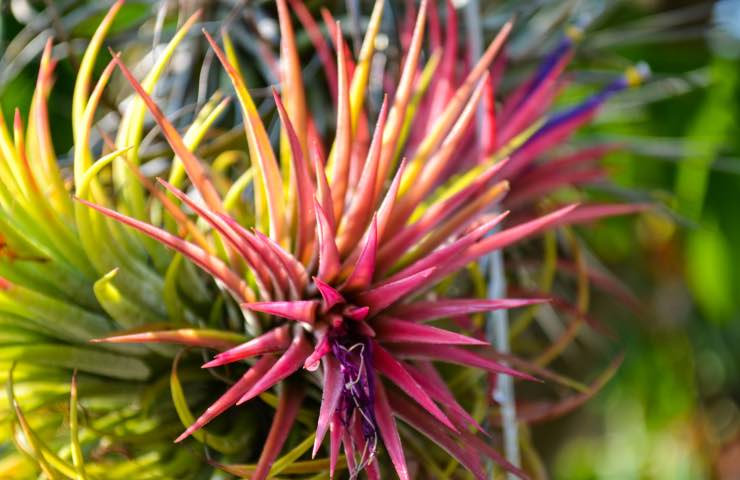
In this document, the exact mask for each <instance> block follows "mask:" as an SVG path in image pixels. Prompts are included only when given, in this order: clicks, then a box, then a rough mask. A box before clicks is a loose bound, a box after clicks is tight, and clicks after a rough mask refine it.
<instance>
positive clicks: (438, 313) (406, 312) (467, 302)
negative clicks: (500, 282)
mask: <svg viewBox="0 0 740 480" xmlns="http://www.w3.org/2000/svg"><path fill="white" fill-rule="evenodd" d="M546 302H548V299H545V298H523V299H516V298H502V299H495V300H485V299H479V298H470V299H467V298H455V299H445V300H433V301H428V302H416V303H407V304H404V305H399V306H398V307H395V308H394V309H393V312H392V315H394V316H396V317H399V318H403V319H405V320H409V321H412V322H425V321H429V320H435V319H437V318H445V317H455V316H457V315H467V314H470V313H479V312H490V311H493V310H501V309H509V308H519V307H526V306H529V305H537V304H540V303H546Z"/></svg>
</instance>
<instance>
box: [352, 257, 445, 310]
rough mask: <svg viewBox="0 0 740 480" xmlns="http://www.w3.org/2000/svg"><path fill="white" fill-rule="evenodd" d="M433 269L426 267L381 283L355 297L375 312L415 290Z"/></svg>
mask: <svg viewBox="0 0 740 480" xmlns="http://www.w3.org/2000/svg"><path fill="white" fill-rule="evenodd" d="M434 271H435V267H432V268H428V269H426V270H422V271H421V272H417V273H414V274H412V275H409V276H408V277H405V278H402V279H399V280H396V281H395V282H390V283H386V284H383V285H381V286H378V287H376V288H372V289H370V290H367V291H365V292H362V293H360V294H359V295H357V299H358V301H359V303H361V304H362V305H365V306H367V307H369V308H370V312H371V313H377V312H378V311H381V310H383V309H384V308H386V307H388V306H389V305H392V304H393V303H395V302H396V301H398V300H400V299H401V298H403V297H404V296H406V295H408V294H410V293H412V292H414V291H415V290H417V289H418V288H419V286H421V285H423V284H424V282H425V281H426V280H427V278H429V277H430V276H431V275H432V273H434Z"/></svg>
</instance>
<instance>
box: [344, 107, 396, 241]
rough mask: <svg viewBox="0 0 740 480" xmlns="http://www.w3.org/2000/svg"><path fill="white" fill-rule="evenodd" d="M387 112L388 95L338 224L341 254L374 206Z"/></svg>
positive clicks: (359, 233)
mask: <svg viewBox="0 0 740 480" xmlns="http://www.w3.org/2000/svg"><path fill="white" fill-rule="evenodd" d="M387 112H388V97H387V96H386V97H384V98H383V105H382V106H381V107H380V113H379V114H378V122H377V124H376V126H375V132H374V133H373V140H372V142H371V143H370V150H369V151H368V154H367V160H366V161H365V168H364V169H363V171H362V175H361V176H360V182H359V184H358V185H357V189H356V191H355V194H354V195H353V197H352V204H351V205H350V208H349V210H348V211H347V215H346V216H345V217H344V219H343V224H342V225H341V226H340V229H339V234H338V235H337V246H338V247H339V252H340V253H342V254H346V253H347V252H348V251H349V250H350V249H351V248H352V247H353V246H354V245H355V243H357V240H359V238H360V237H361V236H362V232H363V231H364V230H365V227H366V225H367V222H368V221H369V220H370V218H371V213H372V211H373V209H374V208H375V200H376V194H377V192H376V178H377V175H378V160H379V159H380V147H381V142H382V135H383V132H384V131H385V119H386V116H387Z"/></svg>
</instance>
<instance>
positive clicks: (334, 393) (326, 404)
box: [311, 355, 344, 458]
mask: <svg viewBox="0 0 740 480" xmlns="http://www.w3.org/2000/svg"><path fill="white" fill-rule="evenodd" d="M321 361H322V363H323V365H324V385H323V389H322V391H321V407H320V408H319V422H318V425H317V426H316V438H315V440H314V444H313V451H312V452H311V458H316V453H318V451H319V447H321V442H322V441H323V440H324V436H325V435H326V431H327V430H328V429H329V424H330V422H331V418H332V417H333V416H334V412H335V411H336V410H337V405H338V404H339V399H340V397H341V394H342V388H343V387H344V385H343V383H342V372H341V371H340V365H339V362H338V361H337V360H336V359H335V358H334V357H333V356H331V355H327V356H325V357H324V358H323V359H322V360H321Z"/></svg>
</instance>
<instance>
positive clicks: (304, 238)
mask: <svg viewBox="0 0 740 480" xmlns="http://www.w3.org/2000/svg"><path fill="white" fill-rule="evenodd" d="M272 95H273V97H274V98H275V104H276V105H277V109H278V114H279V115H280V121H281V122H282V124H283V128H285V131H286V134H287V136H288V141H289V144H290V152H291V155H290V158H291V161H292V162H293V168H292V169H291V172H292V175H293V180H292V182H293V184H295V188H296V200H297V205H296V211H297V215H298V225H297V228H296V243H295V250H294V251H295V252H296V256H297V257H298V258H299V259H301V260H304V261H308V257H309V256H310V255H311V252H310V246H311V241H312V240H313V236H314V228H313V226H314V219H315V217H314V215H315V214H314V211H313V210H314V204H313V197H314V188H313V184H312V183H311V178H310V176H309V173H308V169H307V163H306V160H305V157H304V155H303V151H304V148H305V147H304V146H302V145H301V142H300V141H299V138H298V135H297V134H296V130H295V129H294V128H293V123H292V122H291V120H290V118H289V117H288V113H287V112H286V111H285V107H284V106H283V102H282V101H281V100H280V96H279V95H278V94H277V92H276V91H275V90H273V92H272ZM304 145H305V141H304Z"/></svg>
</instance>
